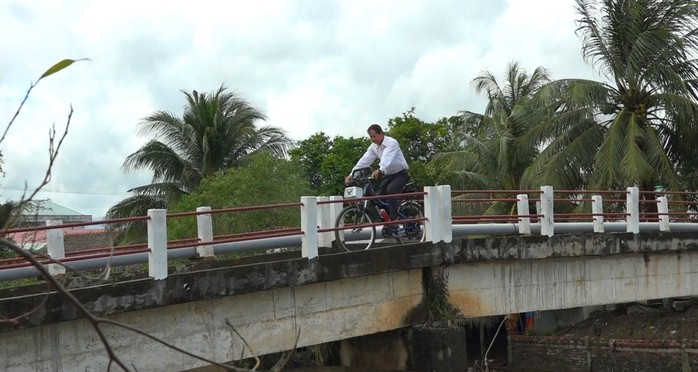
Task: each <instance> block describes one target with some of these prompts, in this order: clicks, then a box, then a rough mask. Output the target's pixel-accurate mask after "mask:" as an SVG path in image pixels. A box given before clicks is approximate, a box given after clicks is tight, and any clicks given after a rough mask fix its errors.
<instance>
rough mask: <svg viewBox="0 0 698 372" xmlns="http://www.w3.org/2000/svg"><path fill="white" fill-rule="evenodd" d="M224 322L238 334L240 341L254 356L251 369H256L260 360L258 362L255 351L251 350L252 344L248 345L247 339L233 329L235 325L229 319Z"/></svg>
mask: <svg viewBox="0 0 698 372" xmlns="http://www.w3.org/2000/svg"><path fill="white" fill-rule="evenodd" d="M226 323H228V325H229V326H230V328H232V329H233V332H235V334H236V335H238V337H240V339H241V340H242V342H243V343H244V344H245V346H246V347H247V348H248V349H249V350H250V353H251V354H252V356H253V357H254V360H255V365H254V367H253V368H252V370H253V371H256V370H257V368H258V367H259V363H260V362H259V357H258V356H257V353H255V351H254V350H252V346H250V344H248V343H247V340H245V338H244V337H242V335H241V334H240V332H238V330H237V329H235V326H233V323H231V322H230V320H229V319H227V320H226Z"/></svg>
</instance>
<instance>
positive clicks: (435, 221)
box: [424, 186, 442, 243]
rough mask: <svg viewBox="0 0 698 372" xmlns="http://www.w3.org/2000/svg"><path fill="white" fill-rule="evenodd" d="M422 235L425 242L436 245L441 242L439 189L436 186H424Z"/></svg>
mask: <svg viewBox="0 0 698 372" xmlns="http://www.w3.org/2000/svg"><path fill="white" fill-rule="evenodd" d="M424 192H426V193H427V194H426V195H424V217H426V219H427V220H426V222H425V223H424V234H426V237H425V241H430V242H432V243H438V242H440V241H441V236H439V235H440V233H441V231H442V230H441V223H442V221H441V212H440V211H439V206H440V204H439V199H441V198H439V189H438V188H437V187H436V186H424Z"/></svg>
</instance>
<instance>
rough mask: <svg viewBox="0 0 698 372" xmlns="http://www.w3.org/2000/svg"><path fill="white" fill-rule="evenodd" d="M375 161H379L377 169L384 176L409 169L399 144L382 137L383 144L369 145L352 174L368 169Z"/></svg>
mask: <svg viewBox="0 0 698 372" xmlns="http://www.w3.org/2000/svg"><path fill="white" fill-rule="evenodd" d="M376 159H380V164H378V167H379V169H380V170H381V171H382V172H383V173H384V174H386V175H391V174H395V173H397V172H400V171H402V170H407V169H409V168H410V167H409V166H408V165H407V160H405V156H404V155H403V154H402V150H401V149H400V144H398V143H397V141H396V140H395V138H392V137H388V136H383V142H382V143H381V144H380V145H376V144H375V143H371V145H370V146H369V147H368V150H366V153H365V154H364V156H362V157H361V159H359V161H358V162H356V165H355V166H354V169H352V172H353V171H354V170H356V169H360V168H366V167H370V166H371V164H373V162H374V161H375V160H376Z"/></svg>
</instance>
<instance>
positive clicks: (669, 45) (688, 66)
mask: <svg viewBox="0 0 698 372" xmlns="http://www.w3.org/2000/svg"><path fill="white" fill-rule="evenodd" d="M576 10H577V12H578V14H579V17H580V18H579V20H578V25H579V27H578V29H577V32H578V34H579V35H580V36H581V37H582V53H583V55H584V57H585V59H586V60H587V61H589V62H590V63H591V64H592V65H593V66H594V67H595V68H596V69H597V70H598V71H599V72H601V73H602V74H603V75H604V76H605V77H606V81H592V80H580V79H563V80H557V81H554V82H552V83H550V84H548V85H547V86H546V87H544V88H543V89H541V91H540V93H539V94H538V96H537V101H538V103H539V104H541V105H542V106H543V107H544V114H545V115H546V116H545V120H543V121H542V125H540V126H539V127H538V128H537V129H536V130H535V131H534V132H532V134H531V138H532V139H533V140H534V141H537V142H539V143H542V144H547V147H546V148H545V149H544V150H543V151H542V153H541V155H540V156H539V157H538V158H537V159H536V161H535V162H534V163H533V166H532V167H531V168H530V169H529V171H528V172H527V174H526V175H525V179H526V181H527V183H528V184H533V183H538V184H539V183H541V182H544V183H546V184H551V185H554V186H556V187H563V188H578V187H587V188H590V189H598V188H600V189H620V188H623V187H627V186H633V185H637V186H639V187H641V188H642V189H645V190H648V189H649V190H651V189H653V186H654V185H657V184H662V185H667V186H669V188H672V189H676V188H679V187H680V185H681V179H680V177H681V174H682V173H683V174H684V175H687V174H691V173H694V172H695V171H694V169H693V166H695V165H696V164H697V163H698V162H697V161H696V159H698V158H697V157H696V156H697V155H698V152H696V149H695V144H694V142H695V140H696V139H698V131H697V129H698V128H697V127H696V124H697V123H698V105H697V98H698V95H697V90H696V89H697V88H698V60H696V55H697V53H698V29H697V27H698V26H697V25H698V2H696V1H694V0H603V1H591V0H577V6H576ZM687 165H690V166H687Z"/></svg>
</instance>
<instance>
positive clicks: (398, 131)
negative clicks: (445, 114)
mask: <svg viewBox="0 0 698 372" xmlns="http://www.w3.org/2000/svg"><path fill="white" fill-rule="evenodd" d="M414 113H415V108H414V107H412V108H411V109H410V110H408V111H407V112H404V113H403V114H402V116H397V117H394V118H391V119H389V120H388V128H387V129H386V131H387V132H388V135H389V136H391V137H393V138H395V139H396V140H397V141H398V143H400V148H401V149H402V152H403V154H404V155H405V160H407V163H408V164H409V166H410V176H411V177H412V179H413V181H414V182H415V183H416V184H417V185H420V186H427V185H435V184H436V180H435V178H434V175H433V172H432V171H431V169H430V168H429V167H428V166H427V164H428V163H429V162H430V161H431V160H432V159H433V158H434V156H436V155H437V154H439V153H442V152H447V151H450V150H454V149H455V148H456V145H455V144H454V142H453V138H454V133H455V131H456V129H457V128H458V127H459V126H460V125H461V122H460V118H459V117H451V118H442V119H440V120H439V121H437V122H436V123H427V122H425V121H423V120H421V119H419V118H417V117H416V116H415V114H414Z"/></svg>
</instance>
